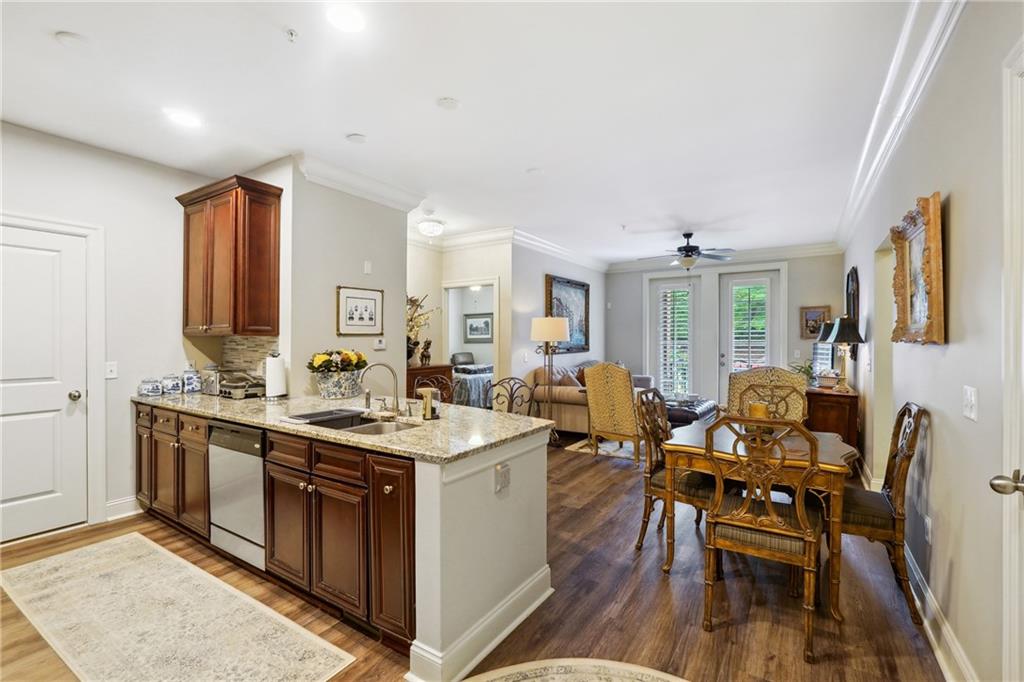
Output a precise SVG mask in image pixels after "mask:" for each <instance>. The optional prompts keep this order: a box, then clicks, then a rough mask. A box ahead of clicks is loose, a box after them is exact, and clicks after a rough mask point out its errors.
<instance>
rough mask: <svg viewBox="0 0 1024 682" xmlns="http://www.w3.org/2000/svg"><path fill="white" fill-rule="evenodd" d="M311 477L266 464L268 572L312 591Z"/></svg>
mask: <svg viewBox="0 0 1024 682" xmlns="http://www.w3.org/2000/svg"><path fill="white" fill-rule="evenodd" d="M308 485H309V476H307V475H305V474H302V473H299V472H297V471H293V470H291V469H287V468H285V467H281V466H277V465H276V464H267V465H266V486H265V491H266V517H267V518H266V526H267V528H266V531H267V532H266V543H267V571H269V572H270V573H273V574H274V575H277V576H280V577H281V578H284V579H285V580H289V581H291V582H293V583H295V584H296V585H299V586H300V587H302V588H304V589H306V590H308V589H309V582H310V581H309V508H310V502H311V497H312V496H311V495H310V494H309V493H307V492H306V487H307V486H308Z"/></svg>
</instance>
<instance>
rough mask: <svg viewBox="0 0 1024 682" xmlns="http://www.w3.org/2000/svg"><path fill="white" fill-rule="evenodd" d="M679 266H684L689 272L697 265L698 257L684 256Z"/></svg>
mask: <svg viewBox="0 0 1024 682" xmlns="http://www.w3.org/2000/svg"><path fill="white" fill-rule="evenodd" d="M679 264H680V265H682V266H683V267H684V268H686V269H687V270H689V269H690V268H692V267H693V266H694V265H696V264H697V256H683V257H682V258H681V259H679Z"/></svg>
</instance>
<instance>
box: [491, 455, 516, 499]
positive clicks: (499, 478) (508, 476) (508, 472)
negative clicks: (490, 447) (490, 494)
mask: <svg viewBox="0 0 1024 682" xmlns="http://www.w3.org/2000/svg"><path fill="white" fill-rule="evenodd" d="M511 484H512V465H510V464H509V463H508V462H502V463H501V464H498V465H496V466H495V467H494V492H495V493H500V492H501V491H502V490H504V489H505V488H507V487H509V485H511Z"/></svg>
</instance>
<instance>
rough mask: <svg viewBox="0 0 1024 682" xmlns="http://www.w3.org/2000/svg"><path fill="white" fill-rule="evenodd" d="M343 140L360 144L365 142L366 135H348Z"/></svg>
mask: <svg viewBox="0 0 1024 682" xmlns="http://www.w3.org/2000/svg"><path fill="white" fill-rule="evenodd" d="M345 139H346V140H348V141H349V142H351V143H352V144H362V143H364V142H366V135H363V134H362V133H349V134H348V135H346V136H345Z"/></svg>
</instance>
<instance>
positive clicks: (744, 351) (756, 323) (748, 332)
mask: <svg viewBox="0 0 1024 682" xmlns="http://www.w3.org/2000/svg"><path fill="white" fill-rule="evenodd" d="M731 348H732V371H734V372H736V371H740V370H744V369H750V368H752V367H764V366H766V365H767V364H768V282H767V281H746V282H736V283H734V284H733V285H732V343H731Z"/></svg>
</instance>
